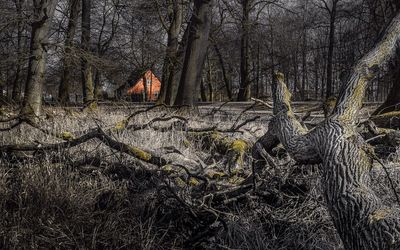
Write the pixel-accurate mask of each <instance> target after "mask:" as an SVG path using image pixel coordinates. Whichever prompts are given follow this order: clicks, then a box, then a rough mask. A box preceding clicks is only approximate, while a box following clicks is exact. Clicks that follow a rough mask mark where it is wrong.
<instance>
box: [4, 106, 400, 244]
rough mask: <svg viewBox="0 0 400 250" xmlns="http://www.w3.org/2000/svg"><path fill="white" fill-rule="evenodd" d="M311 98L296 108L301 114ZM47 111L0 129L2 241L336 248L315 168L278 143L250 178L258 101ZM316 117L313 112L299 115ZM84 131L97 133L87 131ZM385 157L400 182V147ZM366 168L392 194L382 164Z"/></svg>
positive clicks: (388, 197)
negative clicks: (30, 121)
mask: <svg viewBox="0 0 400 250" xmlns="http://www.w3.org/2000/svg"><path fill="white" fill-rule="evenodd" d="M315 105H318V103H299V104H297V105H296V104H295V105H294V106H295V111H296V110H297V114H298V115H299V116H302V115H303V114H304V113H305V110H306V109H307V108H310V107H313V106H315ZM373 108H374V106H373V105H372V106H368V107H366V108H364V109H363V110H362V112H361V115H362V116H367V115H368V114H369V113H370V112H371V110H373ZM44 111H45V114H46V118H44V119H43V120H42V121H41V122H40V125H39V128H40V129H38V128H34V127H32V126H31V125H27V124H22V125H20V126H18V127H16V128H14V129H12V130H10V131H6V132H0V135H1V136H0V149H1V151H0V153H1V158H0V166H1V167H0V218H2V219H1V220H0V248H1V249H10V248H23V249H25V248H35V249H36V248H74V249H75V248H80V249H87V248H92V249H104V248H106V249H118V248H122V249H181V248H190V249H193V248H198V249H324V250H325V249H342V247H341V243H340V239H339V237H338V235H337V233H336V231H335V229H334V227H333V225H332V222H331V219H330V217H329V214H328V212H327V210H326V207H325V204H324V199H323V196H322V193H321V187H320V178H319V177H320V174H319V170H318V166H304V165H296V164H295V162H293V160H291V159H290V157H289V156H288V155H287V154H286V152H285V150H284V149H283V148H282V147H279V146H278V147H277V148H276V149H275V150H274V155H273V159H274V162H275V163H273V164H266V165H265V168H264V169H263V171H262V172H261V173H259V174H258V175H257V178H255V179H253V178H252V168H251V146H252V144H254V143H255V141H256V140H257V139H258V138H259V137H261V136H262V135H264V133H265V132H266V129H267V124H268V120H269V119H270V118H271V111H270V110H267V108H265V107H260V106H255V105H252V104H249V103H241V104H236V105H230V104H225V105H221V104H218V105H217V104H213V105H206V104H204V105H202V106H201V107H200V108H198V109H197V110H195V111H193V110H192V111H190V112H188V111H177V110H173V109H169V108H165V107H162V106H159V107H153V108H151V107H149V106H146V105H142V106H141V107H132V106H129V107H128V106H126V105H118V106H108V105H100V106H99V107H97V108H95V109H93V110H90V109H86V110H79V109H77V108H72V107H71V108H60V107H45V110H44ZM142 111H143V112H142ZM2 112H3V113H12V112H13V111H12V110H11V108H6V109H4V110H3V111H2ZM321 119H323V113H322V110H319V111H316V112H313V113H312V114H311V116H309V117H308V119H307V121H306V123H307V124H314V123H317V122H318V121H320V120H321ZM0 126H4V127H5V126H7V124H5V123H3V124H1V123H0ZM91 131H100V132H101V134H100V136H98V137H93V138H91V139H90V140H83V139H82V138H83V137H85V135H87V134H88V133H90V132H91ZM100 132H99V133H100ZM103 133H104V135H106V136H107V138H111V139H112V142H110V140H108V141H107V140H105V139H104V138H106V136H103ZM81 139H82V140H81ZM75 142H77V143H75ZM6 145H14V147H8V146H6ZM15 145H25V146H26V147H28V146H29V147H32V149H31V150H21V149H17V148H18V147H16V146H15ZM49 145H53V146H49ZM54 145H55V146H54ZM12 148H13V150H11V149H12ZM126 148H127V149H126ZM153 159H157V161H154V160H153ZM160 159H161V160H160ZM383 161H384V163H385V165H386V167H387V169H388V172H389V174H390V176H391V177H392V179H393V180H394V182H395V183H394V184H395V186H396V187H397V189H398V190H397V191H400V185H399V181H400V178H399V177H400V176H399V175H400V149H398V150H397V152H395V153H391V154H389V155H387V156H385V158H384V159H383ZM371 176H372V182H373V187H374V190H375V191H376V192H377V193H378V194H379V195H380V197H382V198H383V199H384V200H385V202H387V203H388V204H394V203H395V198H394V195H393V190H392V189H391V188H390V185H389V182H388V181H387V176H386V175H385V172H384V171H383V169H382V167H381V166H379V165H374V168H373V169H372V170H371ZM253 180H254V181H255V182H256V188H254V187H253V186H252V185H251V184H253Z"/></svg>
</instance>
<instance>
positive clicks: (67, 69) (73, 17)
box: [58, 0, 80, 104]
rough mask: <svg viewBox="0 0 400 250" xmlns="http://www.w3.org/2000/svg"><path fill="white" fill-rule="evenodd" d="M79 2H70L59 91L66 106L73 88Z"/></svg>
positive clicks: (59, 98) (59, 95) (77, 0)
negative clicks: (73, 47) (72, 77)
mask: <svg viewBox="0 0 400 250" xmlns="http://www.w3.org/2000/svg"><path fill="white" fill-rule="evenodd" d="M79 2H80V0H70V6H69V20H68V27H67V34H66V39H65V44H64V46H65V52H64V58H63V62H64V63H63V67H64V69H63V75H62V77H61V83H60V87H59V90H58V100H59V102H61V103H63V104H65V103H67V102H68V101H69V92H70V86H71V73H72V70H73V65H72V60H71V51H72V50H71V48H72V46H73V40H74V36H75V31H76V24H77V22H78V15H79Z"/></svg>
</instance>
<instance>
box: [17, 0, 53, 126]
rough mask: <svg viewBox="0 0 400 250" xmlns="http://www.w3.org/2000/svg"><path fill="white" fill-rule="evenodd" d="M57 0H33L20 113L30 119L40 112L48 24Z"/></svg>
mask: <svg viewBox="0 0 400 250" xmlns="http://www.w3.org/2000/svg"><path fill="white" fill-rule="evenodd" d="M56 5H57V0H34V1H33V7H34V10H33V14H34V21H33V22H32V34H31V48H30V56H29V66H28V78H27V81H26V86H25V96H24V102H23V106H22V109H21V114H22V115H23V116H24V117H26V118H27V119H32V118H34V117H35V116H39V115H40V114H41V107H42V94H43V93H42V90H43V81H44V76H45V69H46V46H47V40H48V32H49V25H50V23H51V20H52V18H53V16H54V11H55V7H56Z"/></svg>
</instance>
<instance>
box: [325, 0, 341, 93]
mask: <svg viewBox="0 0 400 250" xmlns="http://www.w3.org/2000/svg"><path fill="white" fill-rule="evenodd" d="M338 2H339V0H332V8H331V9H328V12H329V14H330V22H329V44H328V58H327V67H326V96H325V97H326V98H329V97H331V96H332V95H333V92H332V84H333V75H332V74H333V53H334V48H335V28H336V27H335V22H336V14H337V9H336V7H337V3H338Z"/></svg>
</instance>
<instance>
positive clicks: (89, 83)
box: [81, 0, 94, 103]
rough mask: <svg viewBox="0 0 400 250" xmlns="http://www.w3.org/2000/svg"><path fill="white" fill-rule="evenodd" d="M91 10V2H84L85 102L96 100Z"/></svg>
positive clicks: (83, 70) (82, 43)
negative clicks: (92, 64) (91, 44)
mask: <svg viewBox="0 0 400 250" xmlns="http://www.w3.org/2000/svg"><path fill="white" fill-rule="evenodd" d="M90 8H91V0H82V38H81V46H82V53H83V56H82V93H83V101H84V102H85V103H86V102H91V101H93V100H94V84H93V74H92V66H91V64H90V62H89V56H90Z"/></svg>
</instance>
